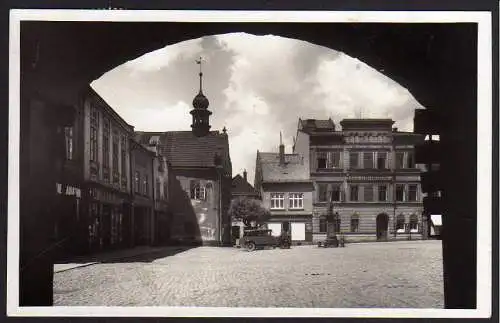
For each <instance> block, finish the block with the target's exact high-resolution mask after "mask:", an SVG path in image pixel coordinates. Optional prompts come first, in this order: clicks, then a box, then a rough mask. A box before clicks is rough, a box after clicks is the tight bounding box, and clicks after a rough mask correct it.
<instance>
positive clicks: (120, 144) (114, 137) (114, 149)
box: [89, 109, 127, 174]
mask: <svg viewBox="0 0 500 323" xmlns="http://www.w3.org/2000/svg"><path fill="white" fill-rule="evenodd" d="M98 129H99V112H98V111H97V109H92V110H91V113H90V155H89V159H90V161H93V162H97V158H98V150H99V143H98V131H99V130H98ZM110 141H111V156H110ZM126 142H127V137H126V136H125V135H124V134H120V132H119V131H118V129H117V128H115V127H113V132H112V133H111V123H110V120H109V119H107V118H104V122H103V132H102V155H103V156H108V158H106V157H104V158H103V160H102V166H103V168H104V169H107V168H109V165H110V161H111V164H112V166H113V169H114V170H115V171H118V172H119V173H120V174H125V169H126V163H127V148H126ZM119 149H120V152H121V156H120V157H121V163H119V160H118V159H119V158H118V154H119V152H118V151H119Z"/></svg>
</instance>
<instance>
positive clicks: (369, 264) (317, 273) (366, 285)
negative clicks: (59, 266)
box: [54, 241, 444, 308]
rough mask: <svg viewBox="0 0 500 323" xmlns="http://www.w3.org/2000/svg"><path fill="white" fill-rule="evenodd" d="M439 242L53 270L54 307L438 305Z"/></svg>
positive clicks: (186, 256)
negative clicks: (56, 271)
mask: <svg viewBox="0 0 500 323" xmlns="http://www.w3.org/2000/svg"><path fill="white" fill-rule="evenodd" d="M441 253H442V251H441V242H440V241H403V242H389V243H359V244H349V245H347V246H346V248H318V247H316V246H297V247H292V248H291V249H288V250H281V249H270V250H259V251H254V252H247V251H244V250H240V249H236V248H216V247H199V248H193V249H189V250H187V251H184V252H179V253H176V254H173V255H170V256H166V257H156V258H152V259H149V260H147V261H145V260H144V259H142V260H137V261H135V260H134V259H128V260H126V261H123V262H115V263H99V264H95V265H91V266H86V267H81V268H75V269H71V270H66V271H63V272H58V273H55V274H54V304H55V305H56V306H73V305H76V306H210V307H217V306H227V307H330V308H346V307H364V308H366V307H399V308H401V307H403V308H443V306H444V305H443V304H444V300H443V295H444V294H443V278H442V255H441Z"/></svg>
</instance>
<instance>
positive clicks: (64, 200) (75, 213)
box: [52, 183, 82, 258]
mask: <svg viewBox="0 0 500 323" xmlns="http://www.w3.org/2000/svg"><path fill="white" fill-rule="evenodd" d="M55 191H56V200H55V206H54V208H53V212H54V219H55V221H54V228H53V236H52V237H53V245H54V246H55V253H56V257H58V258H59V257H65V256H69V255H72V254H75V253H78V250H79V247H80V244H79V243H78V242H79V235H78V225H79V222H80V220H81V198H82V191H81V189H80V185H79V184H76V183H71V184H67V183H56V187H55Z"/></svg>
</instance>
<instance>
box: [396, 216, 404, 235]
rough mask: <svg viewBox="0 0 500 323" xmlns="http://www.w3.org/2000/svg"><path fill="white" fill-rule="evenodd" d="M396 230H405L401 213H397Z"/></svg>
mask: <svg viewBox="0 0 500 323" xmlns="http://www.w3.org/2000/svg"><path fill="white" fill-rule="evenodd" d="M396 232H398V233H404V232H405V216H404V215H403V214H400V215H398V217H397V218H396Z"/></svg>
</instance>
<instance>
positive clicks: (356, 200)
mask: <svg viewBox="0 0 500 323" xmlns="http://www.w3.org/2000/svg"><path fill="white" fill-rule="evenodd" d="M353 189H355V192H356V199H353V194H352V193H353ZM349 201H350V202H358V201H359V185H357V184H355V185H353V184H351V185H349Z"/></svg>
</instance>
